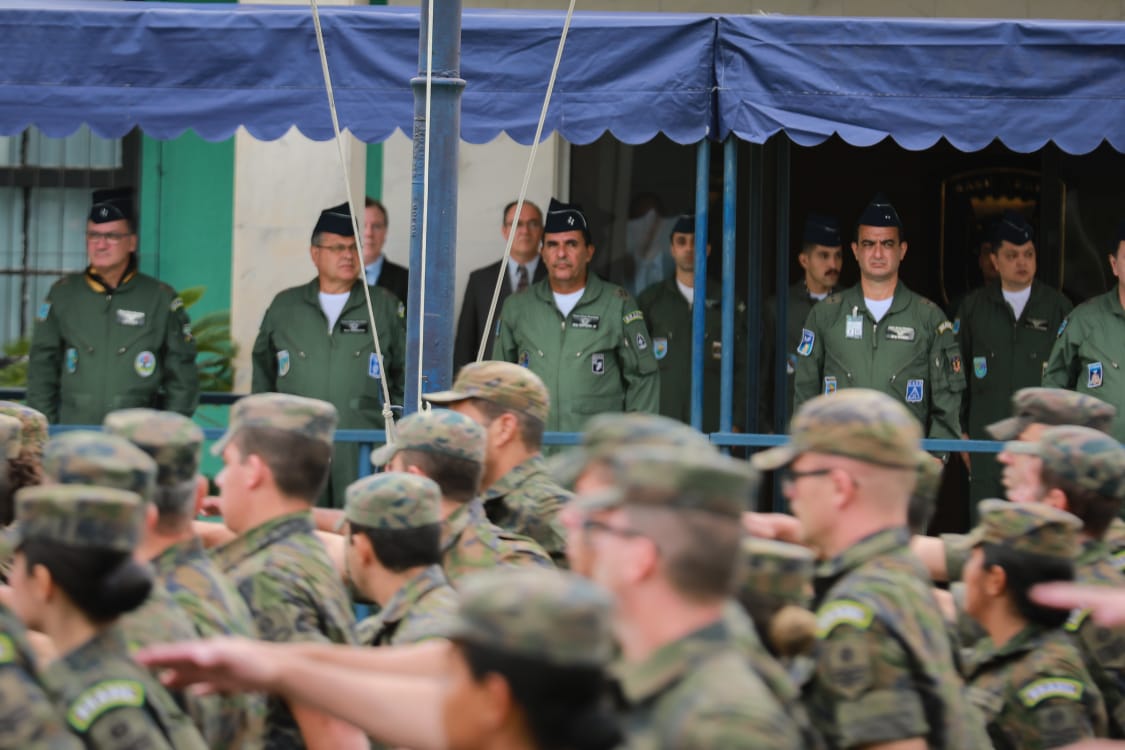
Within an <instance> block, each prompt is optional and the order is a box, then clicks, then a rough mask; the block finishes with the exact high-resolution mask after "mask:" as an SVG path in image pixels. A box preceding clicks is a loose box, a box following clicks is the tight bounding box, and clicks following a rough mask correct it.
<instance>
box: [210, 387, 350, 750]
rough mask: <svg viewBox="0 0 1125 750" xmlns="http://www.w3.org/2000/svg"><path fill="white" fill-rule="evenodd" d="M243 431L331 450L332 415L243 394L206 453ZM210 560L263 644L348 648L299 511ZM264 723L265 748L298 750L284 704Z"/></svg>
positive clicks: (329, 578)
mask: <svg viewBox="0 0 1125 750" xmlns="http://www.w3.org/2000/svg"><path fill="white" fill-rule="evenodd" d="M244 427H272V428H275V429H280V430H286V431H289V432H295V433H297V434H299V435H303V436H305V437H308V438H311V439H314V440H319V441H321V442H323V443H324V444H326V445H331V444H332V434H333V432H334V430H335V427H336V410H335V407H333V406H332V405H331V404H329V403H327V402H324V401H317V400H315V399H309V398H302V397H300V396H291V395H287V394H279V393H260V394H255V395H252V396H247V397H246V398H244V399H242V400H241V401H239V402H238V403H237V404H235V406H234V408H232V409H231V420H230V426H229V427H228V429H227V432H226V434H225V435H224V436H223V438H222V439H221V440H219V441H218V442H217V443H216V444H215V446H214V447H213V448H212V451H213V452H214V453H216V454H218V453H221V452H222V450H223V448H224V447H225V446H226V444H227V442H228V441H229V440H230V439H231V438H232V437H233V436H234V435H235V434H236V433H237V432H238V431H239V430H240V429H242V428H244ZM214 558H215V562H216V563H217V564H218V565H219V568H220V569H221V570H222V571H223V572H224V573H225V574H226V575H227V576H228V577H229V578H230V580H231V581H232V582H233V583H234V585H235V586H236V587H237V589H238V593H239V594H241V595H242V598H243V599H244V600H245V601H246V604H247V605H248V606H249V608H250V613H251V614H252V615H253V617H254V623H255V625H256V626H257V628H258V635H259V637H261V638H262V639H263V640H266V641H273V642H307V641H314V642H323V643H329V642H330V643H345V644H351V643H354V639H353V628H354V626H355V618H354V616H353V614H352V607H351V601H350V600H349V599H348V594H347V591H346V590H345V589H344V585H343V583H341V581H340V579H339V577H338V576H337V575H336V571H335V569H334V568H333V567H332V562H331V560H329V558H328V553H327V551H326V550H325V549H324V544H323V543H322V542H321V541H320V539H319V538H317V536H316V531H315V528H314V526H313V522H312V518H311V517H310V514H309V513H308V512H307V511H299V512H296V513H289V514H286V515H282V516H278V517H276V518H273V519H271V520H269V521H266V522H265V523H262V524H260V525H259V526H256V527H254V528H253V529H250V530H249V531H246V532H244V533H243V534H242V535H240V536H239V537H238V538H237V539H234V540H232V541H230V542H228V543H226V544H225V545H223V546H222V547H219V548H217V549H216V550H215V552H214ZM266 717H267V718H266V747H268V748H271V750H274V749H276V750H285V749H286V748H301V747H304V740H303V739H302V736H301V731H300V728H299V727H298V726H297V722H296V719H295V718H294V717H293V714H292V712H291V711H290V710H289V707H288V706H287V705H286V703H285V701H284V700H282V699H280V698H277V697H274V696H271V697H270V698H269V701H268V703H267V715H266Z"/></svg>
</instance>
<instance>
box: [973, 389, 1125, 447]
mask: <svg viewBox="0 0 1125 750" xmlns="http://www.w3.org/2000/svg"><path fill="white" fill-rule="evenodd" d="M1116 415H1117V407H1115V406H1113V405H1112V404H1107V403H1106V402H1105V401H1102V400H1101V399H1097V398H1094V397H1093V396H1090V395H1087V394H1085V393H1075V392H1074V391H1067V390H1064V389H1062V388H1021V389H1020V390H1018V391H1016V392H1015V394H1014V395H1013V396H1012V416H1010V417H1008V418H1007V419H1002V420H1000V421H999V422H994V423H993V424H990V425H988V426H987V427H985V428H984V429H985V430H986V431H987V432H988V434H989V435H991V436H992V437H993V439H994V440H1015V439H1016V438H1017V437H1019V435H1020V433H1021V432H1023V431H1024V430H1025V429H1027V427H1028V425H1031V424H1035V423H1036V422H1038V423H1040V424H1047V425H1064V424H1074V425H1081V426H1083V427H1089V428H1091V429H1094V430H1099V431H1100V432H1109V428H1110V426H1111V425H1112V424H1113V418H1114V417H1115V416H1116Z"/></svg>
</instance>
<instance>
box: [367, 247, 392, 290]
mask: <svg viewBox="0 0 1125 750" xmlns="http://www.w3.org/2000/svg"><path fill="white" fill-rule="evenodd" d="M386 259H387V256H386V255H384V254H383V253H379V257H378V258H376V259H375V262H374V263H371V264H370V265H366V266H364V267H363V274H364V276H366V277H367V283H368V284H371V285H374V284H375V282H377V281H378V280H379V274H381V273H382V272H383V263H384V261H386Z"/></svg>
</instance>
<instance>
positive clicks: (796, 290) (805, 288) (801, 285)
mask: <svg viewBox="0 0 1125 750" xmlns="http://www.w3.org/2000/svg"><path fill="white" fill-rule="evenodd" d="M789 291H790V292H791V293H792V294H795V295H796V296H798V297H804V298H805V299H816V298H815V297H813V296H812V292H810V291H809V285H808V284H807V283H806V280H805V279H801V280H800V281H798V282H797V283H796V284H793V285H792V286H790V287H789ZM835 293H836V287H832V288H831V289H829V290H828V294H826V295H825V299H827V298H828V297H831V296H832V295H833V294H835ZM860 296H861V297H862V296H863V295H862V294H861V295H860ZM817 301H818V302H819V300H817Z"/></svg>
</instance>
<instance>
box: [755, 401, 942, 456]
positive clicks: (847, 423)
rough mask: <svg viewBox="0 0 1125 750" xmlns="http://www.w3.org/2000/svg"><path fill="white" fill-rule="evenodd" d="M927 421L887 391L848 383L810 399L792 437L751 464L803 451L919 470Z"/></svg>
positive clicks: (791, 428)
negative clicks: (912, 412) (886, 392)
mask: <svg viewBox="0 0 1125 750" xmlns="http://www.w3.org/2000/svg"><path fill="white" fill-rule="evenodd" d="M921 440H922V425H921V424H919V422H918V420H917V419H915V418H914V417H913V415H911V413H910V412H909V411H907V409H906V407H905V406H903V405H902V404H900V403H899V402H898V401H895V400H894V399H893V398H891V397H890V396H888V395H886V394H885V393H880V392H879V391H873V390H869V389H866V388H848V389H847V390H843V391H839V392H838V393H833V394H830V395H826V396H817V397H816V398H814V399H812V400H811V401H806V402H805V403H804V404H802V405H801V408H800V409H798V410H797V413H796V414H795V415H794V417H793V421H792V422H791V423H790V425H789V442H788V443H786V444H785V445H779V446H777V447H775V448H769V449H767V450H764V451H762V452H760V453H757V454H755V455H754V456H753V458H751V463H753V464H754V466H756V467H757V468H759V469H763V470H771V469H780V468H781V467H783V466H788V465H789V464H790V463H792V461H793V460H794V459H795V458H797V456H799V455H801V454H802V453H825V454H828V455H833V456H844V457H846V458H852V459H855V460H857V461H864V462H866V463H870V464H876V465H879V466H888V467H891V468H902V469H916V468H917V467H918V451H919V449H920V448H921V447H922V443H921Z"/></svg>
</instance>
